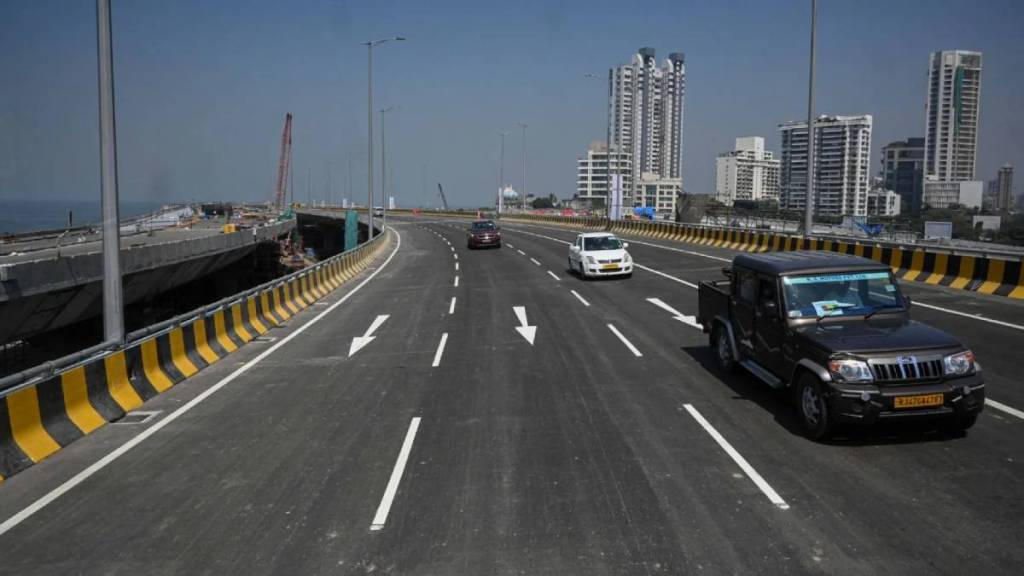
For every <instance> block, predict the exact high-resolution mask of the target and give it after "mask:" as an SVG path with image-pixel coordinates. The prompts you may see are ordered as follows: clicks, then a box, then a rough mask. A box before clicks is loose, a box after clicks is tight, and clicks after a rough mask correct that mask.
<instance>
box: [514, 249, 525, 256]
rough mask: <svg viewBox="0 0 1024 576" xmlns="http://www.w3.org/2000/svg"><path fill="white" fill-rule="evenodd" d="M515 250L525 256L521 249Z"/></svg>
mask: <svg viewBox="0 0 1024 576" xmlns="http://www.w3.org/2000/svg"><path fill="white" fill-rule="evenodd" d="M516 252H519V253H520V254H522V255H523V256H526V252H523V251H522V250H516Z"/></svg>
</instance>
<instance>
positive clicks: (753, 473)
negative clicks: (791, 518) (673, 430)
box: [683, 404, 789, 510]
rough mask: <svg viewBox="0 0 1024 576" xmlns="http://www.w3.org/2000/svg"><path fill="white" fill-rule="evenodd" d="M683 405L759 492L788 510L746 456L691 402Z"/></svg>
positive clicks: (783, 501)
mask: <svg viewBox="0 0 1024 576" xmlns="http://www.w3.org/2000/svg"><path fill="white" fill-rule="evenodd" d="M683 406H684V407H685V408H686V411H687V412H689V413H690V416H693V419H694V420H696V421H697V423H698V424H700V425H701V427H702V428H704V430H705V431H706V432H707V433H708V434H710V435H711V437H712V438H714V439H715V442H718V445H719V446H721V447H722V450H725V453H726V454H728V455H729V457H730V458H732V461H733V462H735V463H736V465H737V466H739V467H740V469H741V470H743V472H744V473H745V474H746V475H747V478H750V480H751V481H753V482H754V484H756V485H757V487H758V488H760V489H761V492H763V493H764V495H765V496H767V497H768V499H769V500H771V502H772V504H775V505H776V506H778V507H779V508H780V509H782V510H789V504H787V503H786V501H785V500H783V499H782V497H781V496H779V493H778V492H776V491H775V489H774V488H772V487H771V485H770V484H768V482H766V481H765V479H764V478H762V477H761V475H760V474H758V473H757V470H754V467H753V466H751V465H750V463H748V462H747V460H746V458H744V457H743V456H742V455H741V454H740V453H739V452H737V451H736V449H735V448H733V447H732V444H729V441H728V440H726V439H725V438H724V437H723V436H722V435H721V434H719V433H718V430H715V427H714V426H712V425H711V423H710V422H708V421H707V420H705V419H704V416H702V415H701V413H700V412H698V411H697V409H696V408H694V407H693V405H692V404H684V405H683Z"/></svg>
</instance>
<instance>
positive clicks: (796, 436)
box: [0, 216, 1024, 575]
mask: <svg viewBox="0 0 1024 576" xmlns="http://www.w3.org/2000/svg"><path fill="white" fill-rule="evenodd" d="M396 220H397V219H396ZM402 220H405V222H397V221H394V222H392V226H393V227H394V228H395V229H396V230H397V231H398V233H399V235H400V242H399V243H396V246H395V248H394V249H393V252H391V255H390V256H389V257H388V258H387V259H386V260H384V261H383V262H381V263H380V264H379V265H376V266H374V267H373V268H371V269H369V270H367V271H365V272H364V273H362V275H360V276H357V277H356V278H355V279H354V280H353V281H352V282H351V283H350V284H349V285H347V286H345V287H343V288H341V289H339V290H338V291H336V292H335V293H332V294H330V295H329V296H328V297H327V298H326V299H325V300H324V302H325V304H324V305H322V306H318V307H316V308H312V307H311V308H309V309H307V310H306V311H304V312H302V313H300V314H297V315H295V316H293V317H292V318H291V319H290V320H289V321H288V322H287V323H285V324H284V325H283V326H281V327H279V328H274V329H272V330H270V331H268V333H267V339H265V340H263V341H260V342H253V343H251V344H249V345H247V346H246V347H244V348H242V349H240V350H239V351H238V352H236V353H235V354H236V356H233V357H232V359H233V360H235V361H234V362H231V363H228V362H223V363H220V364H218V365H216V366H212V367H211V368H209V369H207V370H205V371H203V372H201V373H199V374H197V375H196V376H194V377H193V378H191V379H188V380H185V381H183V382H181V383H180V384H178V385H176V386H175V387H174V388H172V389H170V390H168V391H167V392H165V393H164V394H162V395H160V396H158V397H155V398H153V399H152V400H150V401H149V402H147V403H146V404H145V405H144V406H143V407H142V408H141V410H142V411H145V412H149V413H154V414H153V415H152V416H151V417H150V418H149V419H148V420H146V421H145V422H142V423H139V424H134V425H118V426H107V427H105V428H103V429H100V430H98V431H97V432H95V433H94V434H92V435H91V436H88V437H86V438H83V439H82V440H80V441H78V442H76V443H75V444H73V445H71V446H69V447H67V448H65V449H64V450H62V451H61V452H59V453H58V454H56V455H54V456H53V457H52V458H51V459H49V460H46V461H44V462H41V463H39V464H37V465H36V466H33V467H31V468H29V469H27V470H25V471H24V472H21V473H20V474H18V475H16V476H14V477H12V478H10V479H9V480H7V481H5V482H4V483H3V484H0V549H2V550H3V551H4V553H3V562H2V563H0V573H12V574H15V573H17V574H21V573H26V572H37V573H47V574H64V573H67V574H72V573H76V574H77V573H83V572H84V573H118V572H138V571H143V572H147V573H239V574H275V573H296V574H308V573H341V574H365V573H378V572H379V573H389V574H453V575H454V574H581V575H583V574H585V575H612V574H673V575H674V574H689V573H698V572H703V573H709V574H804V573H816V574H880V573H892V574H929V575H931V574H964V573H984V574H1017V573H1019V572H1020V566H1022V565H1024V549H1022V548H1021V547H1020V546H1019V541H1020V539H1021V537H1024V532H1022V528H1021V526H1022V524H1021V522H1020V518H1021V516H1022V515H1024V468H1022V466H1024V434H1022V431H1024V412H1021V411H1020V409H1021V408H1024V390H1022V388H1021V387H1020V386H1019V379H1018V378H1016V374H1017V372H1019V371H1020V370H1019V367H1017V366H1015V359H1016V354H1017V350H1018V349H1019V348H1020V345H1021V343H1022V342H1024V339H1022V337H1021V329H1022V327H1024V307H1022V306H1019V305H1018V304H1019V303H1015V302H1012V301H1010V300H1009V299H1005V298H1002V299H1000V298H998V297H995V296H985V295H982V294H977V293H969V292H965V291H959V292H955V291H954V290H952V289H946V288H942V287H922V288H921V289H920V290H918V291H916V292H915V293H914V296H915V300H916V301H917V304H915V308H914V310H913V314H914V316H915V318H919V319H921V320H924V321H927V322H929V323H933V324H935V325H937V326H938V327H940V328H943V329H945V330H947V331H950V332H952V333H953V334H954V335H956V336H957V337H959V338H961V339H963V340H966V341H968V342H969V344H970V345H971V346H972V347H974V349H975V352H976V353H977V355H978V358H979V360H980V362H981V363H982V364H983V365H984V366H985V373H986V378H987V379H989V380H990V381H991V383H992V384H991V386H990V389H989V395H990V397H991V398H993V399H995V400H997V401H1000V402H1001V403H1002V404H1003V405H1004V407H1005V408H1009V409H1010V410H1016V413H1015V412H1013V411H1005V410H1003V409H997V408H995V407H994V406H990V407H989V408H987V409H986V411H985V412H984V414H983V415H982V417H981V419H980V420H979V421H978V423H977V425H976V426H975V427H974V428H972V429H971V430H970V431H969V432H968V433H967V434H966V435H962V434H961V435H953V434H945V433H941V432H939V431H937V430H935V429H934V428H929V427H926V426H925V427H918V426H890V427H887V428H884V429H879V430H872V431H857V430H852V431H849V432H848V433H847V434H845V435H843V436H841V437H839V438H838V439H836V440H835V441H833V442H829V443H816V442H811V441H809V440H807V439H806V438H804V437H803V436H802V435H801V434H800V433H799V432H798V423H797V422H796V421H795V418H794V417H793V415H792V408H791V407H790V405H789V404H788V403H787V400H786V398H784V397H782V396H781V395H779V394H776V393H774V392H772V391H770V390H768V389H767V388H766V387H765V386H764V385H763V384H761V383H759V382H758V381H757V380H756V379H754V378H753V377H751V376H746V375H743V374H731V373H725V372H723V371H722V370H719V369H718V368H717V367H716V366H715V364H714V359H713V355H712V353H711V351H710V349H709V348H708V344H707V336H706V335H705V334H703V333H701V331H700V330H699V329H695V328H694V327H692V326H691V325H690V324H688V323H686V321H685V320H686V317H687V316H690V315H693V314H695V313H696V310H697V304H696V290H694V289H693V286H695V285H696V283H697V282H699V281H700V280H703V279H708V278H712V277H719V276H720V274H721V272H720V268H721V267H722V265H723V261H727V260H728V259H729V258H730V257H731V255H732V254H735V253H736V252H735V251H729V250H725V249H710V250H706V249H704V248H703V247H699V248H694V247H693V246H691V245H685V244H681V243H673V242H667V241H661V240H651V239H641V238H636V239H631V240H630V251H631V252H632V253H633V257H634V259H635V262H636V264H637V271H636V273H635V274H634V276H633V278H631V279H622V280H607V281H593V282H585V281H583V280H581V279H579V278H577V277H576V276H574V275H572V274H570V273H569V272H568V271H567V270H566V257H567V252H568V248H567V244H566V243H567V242H569V241H571V240H572V238H573V237H574V234H575V233H574V232H572V231H567V230H565V229H557V228H554V227H550V226H532V225H523V224H517V223H503V225H502V228H503V234H504V238H503V240H504V246H503V247H502V248H501V249H500V250H487V251H478V250H468V249H467V248H466V238H465V232H464V230H465V227H466V223H465V220H461V221H458V220H454V219H448V218H443V217H434V216H430V217H428V216H423V217H408V218H402ZM918 297H919V298H918ZM954 298H955V300H954ZM654 301H657V303H656V302H654ZM922 304H928V305H930V306H935V307H936V308H928V307H925V306H923V305H922ZM1003 304H1005V306H1004V307H1000V305H1003ZM942 309H947V310H953V311H954V312H962V313H966V314H968V316H958V315H957V314H955V313H951V312H944V311H943V310H942ZM999 310H1005V311H1006V312H1005V314H1003V315H999V314H998V312H999ZM991 321H997V322H1001V323H1002V324H995V323H992V322H991ZM986 340H987V341H986ZM83 527H87V529H84V528H83ZM112 542H116V543H122V544H128V545H119V546H111V545H110V543H112Z"/></svg>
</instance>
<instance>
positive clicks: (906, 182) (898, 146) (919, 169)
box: [881, 138, 924, 214]
mask: <svg viewBox="0 0 1024 576" xmlns="http://www.w3.org/2000/svg"><path fill="white" fill-rule="evenodd" d="M881 174H882V185H883V186H884V187H885V188H886V189H888V190H892V191H893V192H895V193H897V194H899V195H900V213H901V214H908V213H913V214H917V213H919V212H920V211H921V195H922V194H923V193H924V138H907V139H906V140H899V141H897V142H890V143H889V144H886V145H885V147H883V148H882V171H881Z"/></svg>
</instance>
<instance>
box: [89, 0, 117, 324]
mask: <svg viewBox="0 0 1024 576" xmlns="http://www.w3.org/2000/svg"><path fill="white" fill-rule="evenodd" d="M96 40H97V42H96V52H97V58H98V60H99V69H98V74H99V92H100V94H99V103H100V205H101V210H102V213H103V337H104V340H105V341H106V342H123V341H124V293H123V285H122V284H121V217H120V214H119V210H118V194H117V131H116V127H115V117H114V48H113V33H112V31H111V24H110V0H96Z"/></svg>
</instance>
